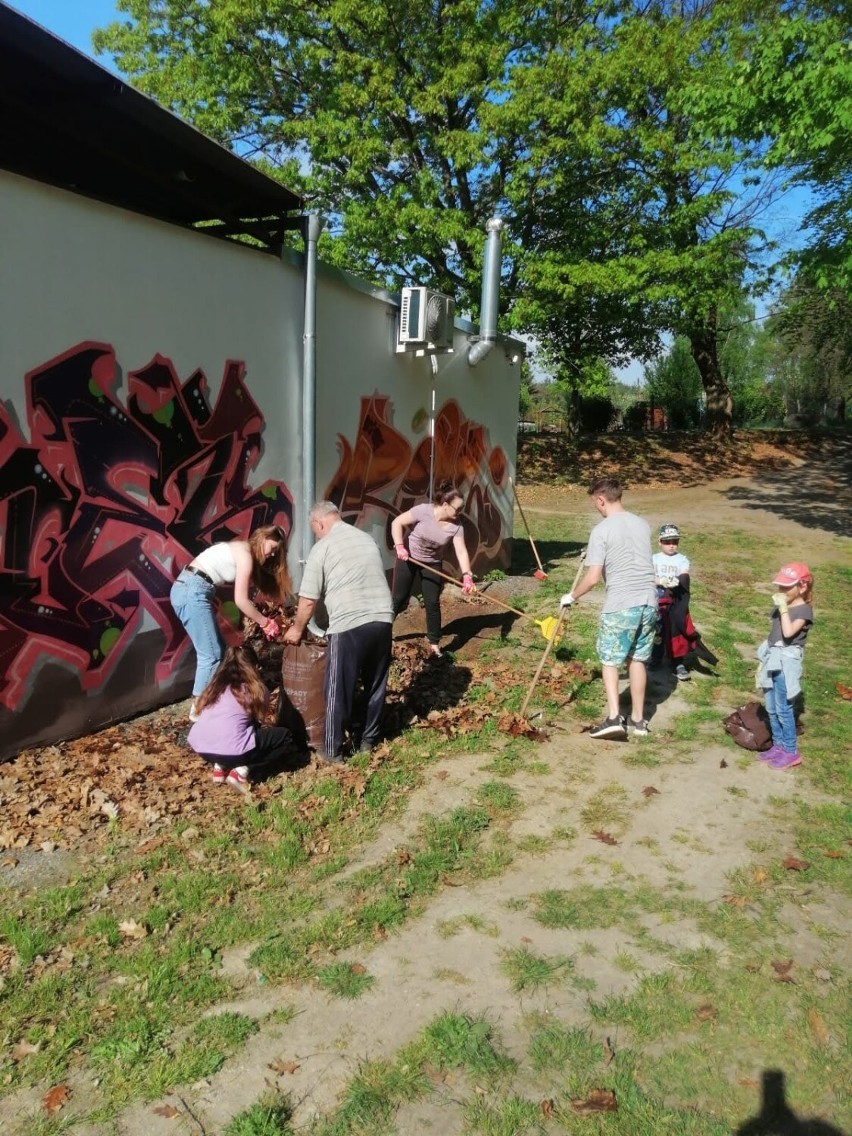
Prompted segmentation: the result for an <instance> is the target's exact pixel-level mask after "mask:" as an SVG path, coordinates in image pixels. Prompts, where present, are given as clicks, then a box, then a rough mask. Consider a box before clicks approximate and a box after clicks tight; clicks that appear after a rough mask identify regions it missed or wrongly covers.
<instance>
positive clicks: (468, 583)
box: [462, 572, 476, 596]
mask: <svg viewBox="0 0 852 1136" xmlns="http://www.w3.org/2000/svg"><path fill="white" fill-rule="evenodd" d="M462 591H463V592H464V594H465V595H466V596H469V595H470V593H471V592H475V591H476V584H474V582H473V576H471V574H470V572H465V574H464V575H463V576H462Z"/></svg>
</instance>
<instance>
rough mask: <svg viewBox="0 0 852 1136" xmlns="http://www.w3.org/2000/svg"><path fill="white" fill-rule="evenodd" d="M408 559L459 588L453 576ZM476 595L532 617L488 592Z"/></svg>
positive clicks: (411, 557) (524, 616)
mask: <svg viewBox="0 0 852 1136" xmlns="http://www.w3.org/2000/svg"><path fill="white" fill-rule="evenodd" d="M408 559H409V560H410V561H411V563H412V564H416V565H417V567H418V568H425V569H426V571H427V572H434V574H435V575H436V576H440V577H441V579H442V580H449V582H450V583H451V584H455V586H456V587H457V588H460V587H461V584H460V583H459V581H458V580H457V579H456V578H455V576H448V575H447V573H446V572H440V571H439V570H438V569H437V568H433V567H432V565H431V564H424V563H423V561H422V560H415V559H414V557H413V556H409V558H408ZM476 594H477V595H478V596H482V598H483V599H485V600H490V601H491V603H493V604H497V606H498V607H502V608H505V609H506V611H511V612H513V613H514V614H515V615H520V616H522V617H523V618H524V619H532V616H531V615H528V614H527V613H526V612H525V611H521V609H520V608H517V607H510V606H509V604H507V603H503V601H502V600H498V599H497V597H496V596H490V595H489V594H488V592H480V591H479V589H477V592H476ZM533 623H535V620H533Z"/></svg>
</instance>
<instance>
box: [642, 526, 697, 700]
mask: <svg viewBox="0 0 852 1136" xmlns="http://www.w3.org/2000/svg"><path fill="white" fill-rule="evenodd" d="M659 542H660V551H659V552H655V553H654V555H653V557H652V559H653V561H654V576H655V578H656V581H657V602H658V605H659V609H658V610H659V616H658V622H657V638H656V639H655V643H654V655H653V657H652V665H655V664H659V663H660V661H661V659H662V656H663V655H664V654H668V655H669V657H670V658H671V661H672V668H673V670H674V673H675V676H676V678H677V679H678V681H680V682H686V681H688V679H689V671H688V670H687V669H686V655H687V652H688V651H689V649H690V641H689V638H688V633H687V620H688V619H689V560H688V559H687V558H686V556H684V554H683V553H682V552H681V551H680V530H679V529H678V527H677V525H673V524H671V523H666V524H664V525H660V531H659ZM689 622H690V624H691V622H692V620H691V619H689ZM693 630H694V628H693Z"/></svg>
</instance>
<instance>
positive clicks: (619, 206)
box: [509, 0, 780, 432]
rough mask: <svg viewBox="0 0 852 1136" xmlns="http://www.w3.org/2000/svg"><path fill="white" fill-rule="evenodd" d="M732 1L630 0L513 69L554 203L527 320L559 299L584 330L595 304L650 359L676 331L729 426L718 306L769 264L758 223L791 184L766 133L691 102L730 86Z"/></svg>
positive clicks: (524, 295) (720, 424) (709, 410)
mask: <svg viewBox="0 0 852 1136" xmlns="http://www.w3.org/2000/svg"><path fill="white" fill-rule="evenodd" d="M766 7H767V8H771V7H772V5H771V4H770V5H767V6H766ZM733 12H734V9H733V5H722V4H714V3H713V2H712V0H683V2H681V3H679V4H677V5H675V4H670V3H667V2H664V0H657V2H653V0H652V2H650V3H641V4H640V3H637V4H635V5H632V4H629V5H628V4H623V5H621V6H620V8H619V12H618V15H617V17H616V18H614V19H612V20H609V21H604V22H603V23H602V24H600V25H595V27H594V29H593V30H589V29H588V28H584V29H583V32H584V36H583V38H582V39H580V40H577V39H576V38H575V41H574V43H573V44H572V45H571V49H570V50H564V51H562V52H552V53H549V54H548V55H547V56H545V57H543V58H540V59H536V60H533V61H531V63H530V66H529V67H528V68H527V69H526V71H525V73H524V74H523V76H516V79H517V80H518V82H520V81H521V80H523V83H524V84H525V86H526V89H528V91H529V92H530V94H529V98H528V105H525V104H524V102H523V100H522V99H521V98H513V106H514V108H515V111H516V113H517V115H518V123H517V129H518V130H519V131H520V130H521V129H522V120H527V121H528V122H529V123H531V124H532V128H531V132H530V134H529V138H528V148H527V152H526V156H525V164H526V167H527V170H528V180H529V181H530V182H532V183H533V184H535V185H536V193H537V197H538V199H539V200H540V201H541V203H542V204H541V210H540V212H541V215H542V216H541V222H540V240H539V241H538V243H537V245H536V249H535V254H534V255H531V256H530V257H529V259H528V261H527V263H526V264H525V271H524V273H523V274H522V277H521V279H520V282H519V284H520V288H521V296H520V299H519V301H518V314H519V316H520V317H521V318H525V319H526V320H527V321H528V322H529V323H530V324H532V325H534V326H535V327H536V328H537V330H538V331H539V334H541V335H542V336H549V337H552V336H553V320H554V318H555V317H554V316H553V314H552V307H553V298H554V297H558V299H559V301H561V304H562V307H563V308H564V311H565V312H567V313H569V315H570V321H571V322H573V323H575V324H579V325H580V326H581V327H583V328H585V326H586V320H584V318H583V317H584V313H586V315H587V316H588V312H589V311H590V310H591V306H592V305H597V306H598V309H599V310H601V311H607V312H608V316H609V321H610V322H609V326H610V327H613V326H614V327H617V328H618V329H619V332H620V334H621V335H622V336H625V339H624V340H622V341H619V339H618V338H617V336H616V337H614V344H615V347H614V349H615V350H616V351H618V350H619V349H620V347H621V345H622V343H628V344H630V345H632V346H633V354H635V355H637V356H639V357H642V356H643V355H644V356H645V357H648V355H649V354H651V353H652V350H651V348H654V347H657V346H658V345H659V336H660V333H661V332H663V331H670V332H672V333H674V334H675V335H681V336H684V337H685V338H687V339H688V341H689V344H690V351H691V353H692V356H693V359H694V360H695V363H696V365H697V367H698V371H699V374H700V376H701V380H702V384H703V387H704V397H705V404H706V409H705V422H706V424H707V425H708V427H709V428H710V429H713V430H716V431H719V432H724V431H726V430H727V429H729V428H730V426H731V424H732V403H731V394H730V390H729V389H728V387H727V384H726V383H725V378H724V374H723V371H722V368H721V365H720V360H719V334H720V333H719V310H720V308H721V307H723V306H724V305H725V304H726V303H727V302H729V300H730V298H731V297H733V296H736V295H737V294H738V293H739V292H740V290H741V289H742V287H743V286H744V284H745V283H747V282H748V283H750V284H753V283H754V282H755V281H756V280H757V279H758V278H759V277H761V276H762V275H763V270H764V259H763V258H764V257H765V254H766V252H767V248H768V246H767V242H766V240H765V238H764V235H763V233H762V231H761V229H760V224H759V220H760V215H761V212H762V211H763V210H764V209H765V208H766V207H767V205H768V203H769V202H770V201H771V199H772V197H773V195H774V194H775V193H776V192H777V191H778V189H779V184H780V183H779V181H778V179H775V178H772V177H771V176H770V177H768V178H764V177H763V176H762V175H761V172H760V164H761V159H762V153H763V147H762V146H761V144H759V143H743V142H741V141H739V140H738V139H736V138H733V137H725V136H724V135H719V134H718V133H716V132H714V131H711V130H708V129H707V127H706V124H705V123H704V122H703V121H702V120H701V119H700V117H698V116H697V115H696V114H695V113H693V111H692V109H691V108H692V107H693V106H694V105H695V101H696V91H702V90H704V89H705V88H708V87H710V88H714V87H716V86H720V85H724V84H725V83H728V82H730V81H731V78H732V69H733V65H734V63H735V61H736V60H737V58H738V56H737V52H738V42H739V39H738V37H739V31H740V28H739V24H738V23H737V21H736V20H735V19H734V15H733ZM745 16H746V7H745V5H741V6H740V17H741V18H745ZM521 93H522V94H523V91H522V92H521ZM520 184H521V180H520V179H518V180H516V181H513V182H512V184H511V186H509V192H510V193H512V192H515V191H516V190H517V188H518V186H519V185H520ZM575 233H577V234H578V236H577V237H576V239H575ZM537 235H539V231H538V230H537ZM559 318H564V316H562V315H561V314H560V317H559ZM595 322H596V321H595ZM604 326H607V325H606V324H605V325H604ZM626 332H628V334H626V335H625V333H626ZM638 344H644V350H643V349H642V348H641V347H640V348H639V349H638V350H637V349H636V346H637V345H638ZM598 354H600V355H602V356H603V357H604V358H607V357H611V356H609V355H608V354H607V353H606V352H605V351H604V350H598Z"/></svg>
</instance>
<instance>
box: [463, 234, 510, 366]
mask: <svg viewBox="0 0 852 1136" xmlns="http://www.w3.org/2000/svg"><path fill="white" fill-rule="evenodd" d="M504 226H505V222H504V221H503V218H502V217H490V218H489V219H488V221H487V222H486V224H485V231H486V233H487V234H488V237H487V240H486V244H485V258H484V260H483V262H482V302H481V304H480V308H481V311H480V314H479V340H478V342H476V343H473V344H471V346H470V347H469V348H468V352H467V361H468V363H469V364H470V366H471V367H475V366H476V364H477V363H479V362H481V360H483V359H484V358H485V356H486V355H487V354H488V353H489V351H491V349H492V347H493V346H494V344H495V343H496V342H497V312H498V311H499V308H500V273H501V270H502V267H503V258H502V249H503V228H504Z"/></svg>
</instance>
